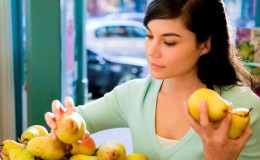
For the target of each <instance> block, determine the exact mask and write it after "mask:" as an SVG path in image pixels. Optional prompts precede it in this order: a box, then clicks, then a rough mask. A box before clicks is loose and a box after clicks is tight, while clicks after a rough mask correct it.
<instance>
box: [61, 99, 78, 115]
mask: <svg viewBox="0 0 260 160" xmlns="http://www.w3.org/2000/svg"><path fill="white" fill-rule="evenodd" d="M64 101H65V106H66V109H67V111H68V113H72V112H75V111H76V109H75V105H74V101H73V99H72V98H71V97H65V100H64Z"/></svg>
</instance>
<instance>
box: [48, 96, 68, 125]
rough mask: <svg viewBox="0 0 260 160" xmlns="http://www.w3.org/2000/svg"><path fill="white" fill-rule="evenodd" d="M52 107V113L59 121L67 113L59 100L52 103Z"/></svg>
mask: <svg viewBox="0 0 260 160" xmlns="http://www.w3.org/2000/svg"><path fill="white" fill-rule="evenodd" d="M51 107H52V113H53V114H54V117H55V119H56V120H59V119H60V117H61V116H62V115H63V113H65V111H66V109H65V108H64V107H63V106H62V104H61V103H60V101H58V100H54V101H53V102H52V105H51Z"/></svg>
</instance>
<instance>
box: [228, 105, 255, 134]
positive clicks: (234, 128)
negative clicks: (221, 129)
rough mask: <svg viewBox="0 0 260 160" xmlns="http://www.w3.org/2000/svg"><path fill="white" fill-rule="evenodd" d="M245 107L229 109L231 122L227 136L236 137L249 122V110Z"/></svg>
mask: <svg viewBox="0 0 260 160" xmlns="http://www.w3.org/2000/svg"><path fill="white" fill-rule="evenodd" d="M251 110H252V108H251V109H247V108H236V109H233V110H232V111H231V114H232V115H231V122H230V127H229V132H228V136H229V138H232V139H236V138H238V137H239V136H240V135H241V134H242V132H243V131H244V130H245V128H246V127H247V126H248V124H249V122H250V111H251Z"/></svg>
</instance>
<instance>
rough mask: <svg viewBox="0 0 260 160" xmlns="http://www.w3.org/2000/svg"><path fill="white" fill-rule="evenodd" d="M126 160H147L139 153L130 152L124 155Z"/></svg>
mask: <svg viewBox="0 0 260 160" xmlns="http://www.w3.org/2000/svg"><path fill="white" fill-rule="evenodd" d="M126 160H148V157H147V156H146V155H144V154H141V153H131V154H129V155H127V156H126Z"/></svg>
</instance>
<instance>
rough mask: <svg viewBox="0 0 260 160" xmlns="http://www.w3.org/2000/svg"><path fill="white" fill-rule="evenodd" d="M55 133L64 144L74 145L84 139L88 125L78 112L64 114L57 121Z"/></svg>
mask: <svg viewBox="0 0 260 160" xmlns="http://www.w3.org/2000/svg"><path fill="white" fill-rule="evenodd" d="M54 132H55V134H56V136H57V137H58V138H59V139H60V140H61V141H62V142H64V143H67V144H72V143H74V142H76V141H78V140H80V139H82V138H83V136H84V134H85V132H86V123H85V121H84V119H83V118H82V117H81V116H80V115H79V114H78V113H77V112H72V113H69V114H64V115H63V116H62V117H61V118H60V119H59V120H58V121H57V127H56V128H55V130H54Z"/></svg>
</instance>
